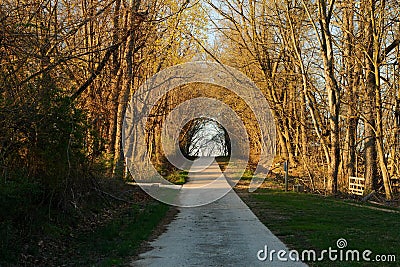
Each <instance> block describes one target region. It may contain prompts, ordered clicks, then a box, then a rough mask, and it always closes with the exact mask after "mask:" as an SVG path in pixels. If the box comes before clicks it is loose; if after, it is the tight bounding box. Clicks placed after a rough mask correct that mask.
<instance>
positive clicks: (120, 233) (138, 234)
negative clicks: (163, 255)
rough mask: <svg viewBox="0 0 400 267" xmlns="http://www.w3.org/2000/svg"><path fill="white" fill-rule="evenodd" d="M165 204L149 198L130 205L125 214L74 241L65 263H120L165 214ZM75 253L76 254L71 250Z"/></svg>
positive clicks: (98, 264)
mask: <svg viewBox="0 0 400 267" xmlns="http://www.w3.org/2000/svg"><path fill="white" fill-rule="evenodd" d="M168 209H169V206H167V205H165V204H162V203H159V202H156V201H153V202H152V203H151V204H147V205H145V206H143V207H140V206H139V205H134V206H133V207H132V208H131V209H130V210H129V211H128V212H126V214H123V215H122V216H120V217H119V218H118V219H115V220H112V221H111V222H109V223H108V224H106V225H104V226H102V227H100V228H99V229H97V230H96V231H95V232H93V233H87V234H84V235H82V236H80V237H77V239H76V240H75V241H74V244H73V246H71V247H72V248H73V250H74V251H71V253H72V254H75V255H77V256H76V257H74V258H71V262H69V263H68V264H69V265H74V266H123V265H124V264H126V261H127V259H129V257H130V256H132V255H134V254H135V252H136V251H137V249H138V248H139V246H140V244H141V243H142V242H143V241H144V240H146V239H148V237H149V236H150V234H151V233H152V231H153V229H154V228H155V227H156V226H157V225H158V224H159V222H160V221H161V219H162V218H163V217H164V216H165V214H166V212H167V211H168ZM74 252H77V253H74Z"/></svg>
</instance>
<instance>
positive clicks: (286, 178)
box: [283, 160, 289, 192]
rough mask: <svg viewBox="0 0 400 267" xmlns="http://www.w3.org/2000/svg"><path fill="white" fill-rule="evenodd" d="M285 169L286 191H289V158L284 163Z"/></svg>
mask: <svg viewBox="0 0 400 267" xmlns="http://www.w3.org/2000/svg"><path fill="white" fill-rule="evenodd" d="M283 170H284V171H285V192H287V191H288V188H289V186H288V177H289V161H288V160H286V161H285V162H284V163H283Z"/></svg>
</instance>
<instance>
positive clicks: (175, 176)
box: [166, 171, 188, 185]
mask: <svg viewBox="0 0 400 267" xmlns="http://www.w3.org/2000/svg"><path fill="white" fill-rule="evenodd" d="M187 178H188V172H187V171H175V172H173V173H171V174H169V175H168V176H167V177H166V179H167V180H168V181H169V182H171V183H173V184H176V185H183V184H185V183H186V180H187Z"/></svg>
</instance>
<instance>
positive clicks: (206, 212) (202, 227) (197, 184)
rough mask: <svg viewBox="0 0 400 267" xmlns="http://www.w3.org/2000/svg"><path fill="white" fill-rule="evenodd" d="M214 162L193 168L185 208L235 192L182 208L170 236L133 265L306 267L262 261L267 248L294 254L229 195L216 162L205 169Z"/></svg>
mask: <svg viewBox="0 0 400 267" xmlns="http://www.w3.org/2000/svg"><path fill="white" fill-rule="evenodd" d="M208 160H210V159H209V158H204V159H200V160H198V161H196V162H195V164H193V166H192V168H191V171H190V173H189V182H188V183H187V184H185V185H184V187H183V188H182V189H181V190H182V191H181V194H180V196H179V197H180V201H181V202H182V204H183V205H184V206H190V205H196V204H198V203H200V202H202V199H214V198H218V197H217V196H218V194H220V193H222V192H228V191H229V192H228V193H227V194H226V195H225V196H224V197H222V198H220V199H218V200H217V201H215V202H213V203H211V204H208V205H203V206H198V207H191V208H179V211H180V212H179V214H178V215H177V218H176V219H175V220H174V221H172V222H171V223H170V225H169V226H168V228H167V231H166V232H165V233H163V234H162V235H161V236H160V237H159V238H158V239H156V240H154V241H153V242H151V243H150V246H151V247H152V248H153V249H152V250H150V251H148V252H145V253H143V254H141V255H140V256H139V260H137V261H135V262H132V264H131V266H157V267H160V266H306V265H305V264H303V263H301V262H282V261H278V259H277V255H276V253H275V254H274V256H275V257H274V261H272V262H271V261H270V259H269V257H268V258H267V259H266V261H264V262H262V261H260V260H258V258H257V253H258V251H260V250H264V249H265V246H266V245H267V247H268V254H269V253H270V251H271V250H275V251H278V250H285V251H287V252H288V251H289V250H288V248H287V247H286V246H285V245H284V244H283V243H282V242H281V241H280V240H279V239H278V238H277V237H276V236H275V235H273V234H272V233H271V231H270V230H268V228H266V227H265V226H264V225H263V224H262V223H261V222H260V221H259V220H258V218H257V217H256V216H255V215H254V214H253V212H251V210H250V209H249V208H248V207H247V205H246V204H245V203H244V202H243V201H242V200H241V199H240V198H239V197H238V195H237V194H236V193H235V192H234V191H233V190H229V189H230V186H229V184H228V183H227V182H226V179H225V178H224V176H223V174H222V172H221V170H220V169H219V166H218V164H217V163H216V162H213V163H212V165H211V166H210V167H208V168H206V169H204V163H206V162H207V161H208ZM203 169H204V170H203ZM216 178H217V179H216ZM207 192H211V196H210V195H207ZM260 256H264V253H261V254H260ZM286 257H288V255H287V254H286Z"/></svg>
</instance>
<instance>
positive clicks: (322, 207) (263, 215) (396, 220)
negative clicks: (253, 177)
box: [239, 189, 400, 266]
mask: <svg viewBox="0 0 400 267" xmlns="http://www.w3.org/2000/svg"><path fill="white" fill-rule="evenodd" d="M239 193H240V192H239ZM240 195H241V197H242V198H243V200H244V201H245V202H246V203H247V205H249V206H250V208H251V209H252V210H253V212H254V213H255V214H256V215H257V217H258V218H259V219H260V220H261V221H262V222H263V223H264V224H265V225H266V226H267V227H268V228H269V229H270V230H271V231H272V232H273V233H274V234H275V235H277V236H278V237H279V238H280V239H281V240H282V241H283V242H284V243H286V244H287V245H288V247H289V248H290V249H296V250H297V251H299V252H300V254H301V251H302V250H310V249H314V250H316V251H318V252H321V251H322V250H325V249H329V247H332V249H337V245H336V243H337V240H338V239H340V238H344V239H346V240H347V247H346V248H345V249H344V251H346V250H347V249H349V250H359V251H360V255H362V254H361V253H362V252H363V251H364V250H367V249H368V250H371V251H372V254H371V256H370V258H371V259H374V258H375V256H376V255H389V254H390V255H392V254H393V255H395V257H396V262H391V263H382V262H379V263H377V262H365V261H364V262H331V261H329V259H328V260H327V261H322V262H308V264H309V265H310V266H400V213H393V212H385V211H381V210H373V209H371V206H367V207H366V206H362V207H359V206H353V205H350V204H351V203H347V202H345V201H343V200H339V199H334V198H330V197H322V196H316V195H310V194H301V193H292V192H288V193H285V192H282V191H277V190H268V189H261V190H258V191H257V192H256V193H240ZM368 207H369V208H368ZM317 255H320V254H319V253H318V254H317ZM360 257H362V256H360ZM325 258H328V256H327V255H326V257H325Z"/></svg>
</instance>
